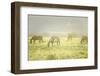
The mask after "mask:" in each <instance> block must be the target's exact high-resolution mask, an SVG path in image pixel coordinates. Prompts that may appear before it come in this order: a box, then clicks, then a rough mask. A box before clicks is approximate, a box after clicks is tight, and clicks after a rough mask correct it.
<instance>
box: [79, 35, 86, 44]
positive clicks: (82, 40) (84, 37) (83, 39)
mask: <svg viewBox="0 0 100 76" xmlns="http://www.w3.org/2000/svg"><path fill="white" fill-rule="evenodd" d="M80 43H81V44H83V43H88V37H87V36H82V37H81V41H80Z"/></svg>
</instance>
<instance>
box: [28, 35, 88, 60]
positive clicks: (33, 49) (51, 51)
mask: <svg viewBox="0 0 100 76" xmlns="http://www.w3.org/2000/svg"><path fill="white" fill-rule="evenodd" d="M29 40H30V38H29ZM43 40H44V42H43V43H39V42H38V41H36V43H35V44H34V43H33V44H30V43H29V45H28V60H30V61H31V60H57V59H81V58H87V57H88V46H87V44H80V38H74V39H72V41H71V40H70V41H67V39H66V38H64V37H63V38H60V41H61V42H60V45H59V46H57V45H56V44H54V46H53V47H48V46H47V43H48V40H49V38H48V37H45V38H43Z"/></svg>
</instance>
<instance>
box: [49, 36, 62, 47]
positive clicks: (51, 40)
mask: <svg viewBox="0 0 100 76" xmlns="http://www.w3.org/2000/svg"><path fill="white" fill-rule="evenodd" d="M54 43H56V44H57V45H60V38H59V37H57V36H52V37H51V38H50V39H49V41H48V47H50V44H51V46H53V44H54Z"/></svg>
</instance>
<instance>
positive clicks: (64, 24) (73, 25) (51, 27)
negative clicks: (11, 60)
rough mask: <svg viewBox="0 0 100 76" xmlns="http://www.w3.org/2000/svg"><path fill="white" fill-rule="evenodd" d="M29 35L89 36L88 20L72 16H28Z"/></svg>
mask: <svg viewBox="0 0 100 76" xmlns="http://www.w3.org/2000/svg"><path fill="white" fill-rule="evenodd" d="M28 26H29V29H28V30H29V34H34V33H53V32H54V33H71V32H74V33H77V34H87V31H88V18H87V17H71V16H43V15H29V16H28Z"/></svg>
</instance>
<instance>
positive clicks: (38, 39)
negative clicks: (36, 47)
mask: <svg viewBox="0 0 100 76" xmlns="http://www.w3.org/2000/svg"><path fill="white" fill-rule="evenodd" d="M36 41H39V43H41V42H43V37H42V36H36V35H34V36H32V38H31V39H30V43H31V44H32V42H34V43H36Z"/></svg>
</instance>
